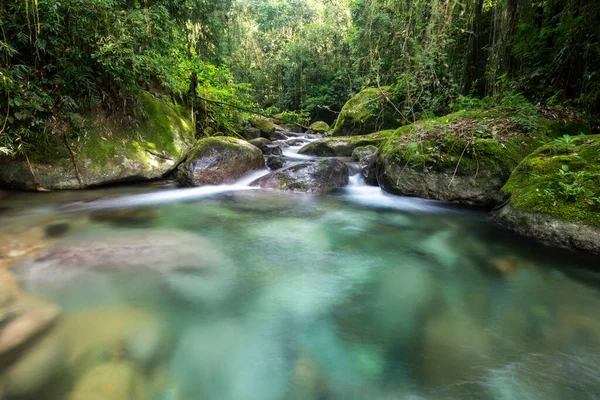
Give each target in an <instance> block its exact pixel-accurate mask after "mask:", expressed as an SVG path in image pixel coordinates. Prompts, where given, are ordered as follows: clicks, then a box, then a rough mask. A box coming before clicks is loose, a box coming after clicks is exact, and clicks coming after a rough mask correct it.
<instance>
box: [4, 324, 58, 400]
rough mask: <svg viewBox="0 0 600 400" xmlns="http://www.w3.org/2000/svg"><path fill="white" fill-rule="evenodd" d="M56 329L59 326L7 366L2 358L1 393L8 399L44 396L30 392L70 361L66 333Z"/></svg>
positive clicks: (38, 389) (40, 387)
mask: <svg viewBox="0 0 600 400" xmlns="http://www.w3.org/2000/svg"><path fill="white" fill-rule="evenodd" d="M55 332H57V329H56V328H54V329H52V330H51V331H50V332H49V333H48V334H45V335H44V336H43V337H41V338H40V339H39V340H37V341H35V343H34V345H33V346H31V347H27V348H26V349H24V350H23V351H22V353H19V354H17V355H16V357H18V358H17V359H16V361H14V362H12V363H9V365H8V366H4V365H2V359H1V358H0V367H1V368H0V395H2V394H4V395H6V396H8V398H27V399H30V398H41V397H32V396H31V395H32V394H34V393H37V392H38V391H40V389H42V388H43V387H44V385H46V384H47V383H48V382H49V381H50V380H51V379H52V378H53V377H55V376H56V375H57V374H59V373H61V372H62V371H64V367H65V365H66V361H67V349H68V345H69V343H68V341H67V340H65V337H64V336H62V335H60V334H56V333H55ZM9 359H10V358H9ZM3 392H4V393H3Z"/></svg>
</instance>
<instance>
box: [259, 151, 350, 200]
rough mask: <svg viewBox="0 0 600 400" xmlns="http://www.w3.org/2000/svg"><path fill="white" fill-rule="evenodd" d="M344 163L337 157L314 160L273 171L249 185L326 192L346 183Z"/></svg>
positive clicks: (346, 171) (346, 175)
mask: <svg viewBox="0 0 600 400" xmlns="http://www.w3.org/2000/svg"><path fill="white" fill-rule="evenodd" d="M348 180H349V171H348V167H347V166H346V164H344V163H343V162H342V161H340V160H337V159H327V160H315V161H310V162H306V163H302V164H298V165H294V166H291V167H288V168H285V169H281V170H279V171H275V172H272V173H270V174H269V175H266V176H264V177H262V178H260V179H258V180H256V181H254V182H252V183H251V184H250V185H251V186H258V187H262V188H268V189H279V190H292V191H299V192H307V193H327V192H330V191H332V190H334V189H337V188H341V187H343V186H345V185H347V184H348Z"/></svg>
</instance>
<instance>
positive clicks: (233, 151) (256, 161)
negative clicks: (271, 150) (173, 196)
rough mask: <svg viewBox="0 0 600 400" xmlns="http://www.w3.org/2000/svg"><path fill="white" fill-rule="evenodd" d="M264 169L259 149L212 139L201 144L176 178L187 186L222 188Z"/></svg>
mask: <svg viewBox="0 0 600 400" xmlns="http://www.w3.org/2000/svg"><path fill="white" fill-rule="evenodd" d="M264 166H265V162H264V160H263V155H262V152H261V151H260V149H258V148H257V147H256V146H253V145H251V144H250V143H248V142H246V141H244V140H240V139H234V138H230V137H223V136H221V137H211V138H206V139H202V140H200V141H199V142H198V144H197V145H196V147H195V148H194V150H193V151H192V153H191V154H190V156H189V157H188V159H187V161H186V162H185V163H183V164H182V165H181V166H180V167H179V171H178V172H177V176H176V178H177V181H178V182H179V183H180V184H181V185H183V186H203V185H222V184H225V183H233V182H235V181H236V180H238V179H239V178H241V177H242V176H244V175H246V174H247V173H248V172H250V171H254V170H260V169H263V168H264Z"/></svg>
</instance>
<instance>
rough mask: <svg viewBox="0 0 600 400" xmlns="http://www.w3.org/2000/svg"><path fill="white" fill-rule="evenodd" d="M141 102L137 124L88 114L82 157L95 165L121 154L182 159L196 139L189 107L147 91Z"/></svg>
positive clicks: (143, 157) (134, 156)
mask: <svg viewBox="0 0 600 400" xmlns="http://www.w3.org/2000/svg"><path fill="white" fill-rule="evenodd" d="M141 104H142V108H143V115H142V116H141V117H139V118H138V120H137V121H136V122H134V123H130V122H123V123H118V122H115V121H113V120H107V119H105V117H104V116H102V115H97V114H90V115H87V116H86V117H85V119H86V121H87V123H86V124H87V126H88V127H89V128H88V132H87V133H86V135H85V140H84V142H83V144H81V145H80V147H79V150H78V152H79V157H80V158H82V159H86V160H90V161H92V163H93V164H94V165H102V164H104V163H106V162H108V161H110V160H111V159H113V158H115V157H119V156H121V157H126V158H128V159H137V160H139V161H142V162H146V163H147V161H148V156H149V154H151V153H154V154H161V155H165V156H166V157H170V158H172V159H179V158H181V157H182V156H183V154H182V151H183V149H184V148H186V147H188V146H189V145H190V144H191V143H193V141H194V127H193V123H192V121H191V118H190V117H189V115H188V113H187V112H186V110H185V109H184V108H183V107H180V106H178V105H175V104H172V103H170V102H168V101H166V100H162V99H159V98H155V97H153V96H151V95H150V94H149V93H145V92H144V93H142V95H141ZM75 146H76V144H75ZM159 162H160V161H159Z"/></svg>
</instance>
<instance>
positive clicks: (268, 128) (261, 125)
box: [248, 117, 275, 138]
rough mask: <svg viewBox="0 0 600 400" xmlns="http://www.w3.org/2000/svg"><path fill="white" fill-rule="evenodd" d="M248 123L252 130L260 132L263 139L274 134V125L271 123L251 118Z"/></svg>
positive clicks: (263, 119) (264, 119)
mask: <svg viewBox="0 0 600 400" xmlns="http://www.w3.org/2000/svg"><path fill="white" fill-rule="evenodd" d="M248 122H249V123H250V125H251V126H252V127H253V128H256V129H258V130H259V131H260V133H261V135H262V136H263V137H267V138H268V136H269V135H271V134H272V133H273V132H275V124H274V123H273V121H271V120H270V119H267V118H262V117H251V118H250V119H249V120H248Z"/></svg>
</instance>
